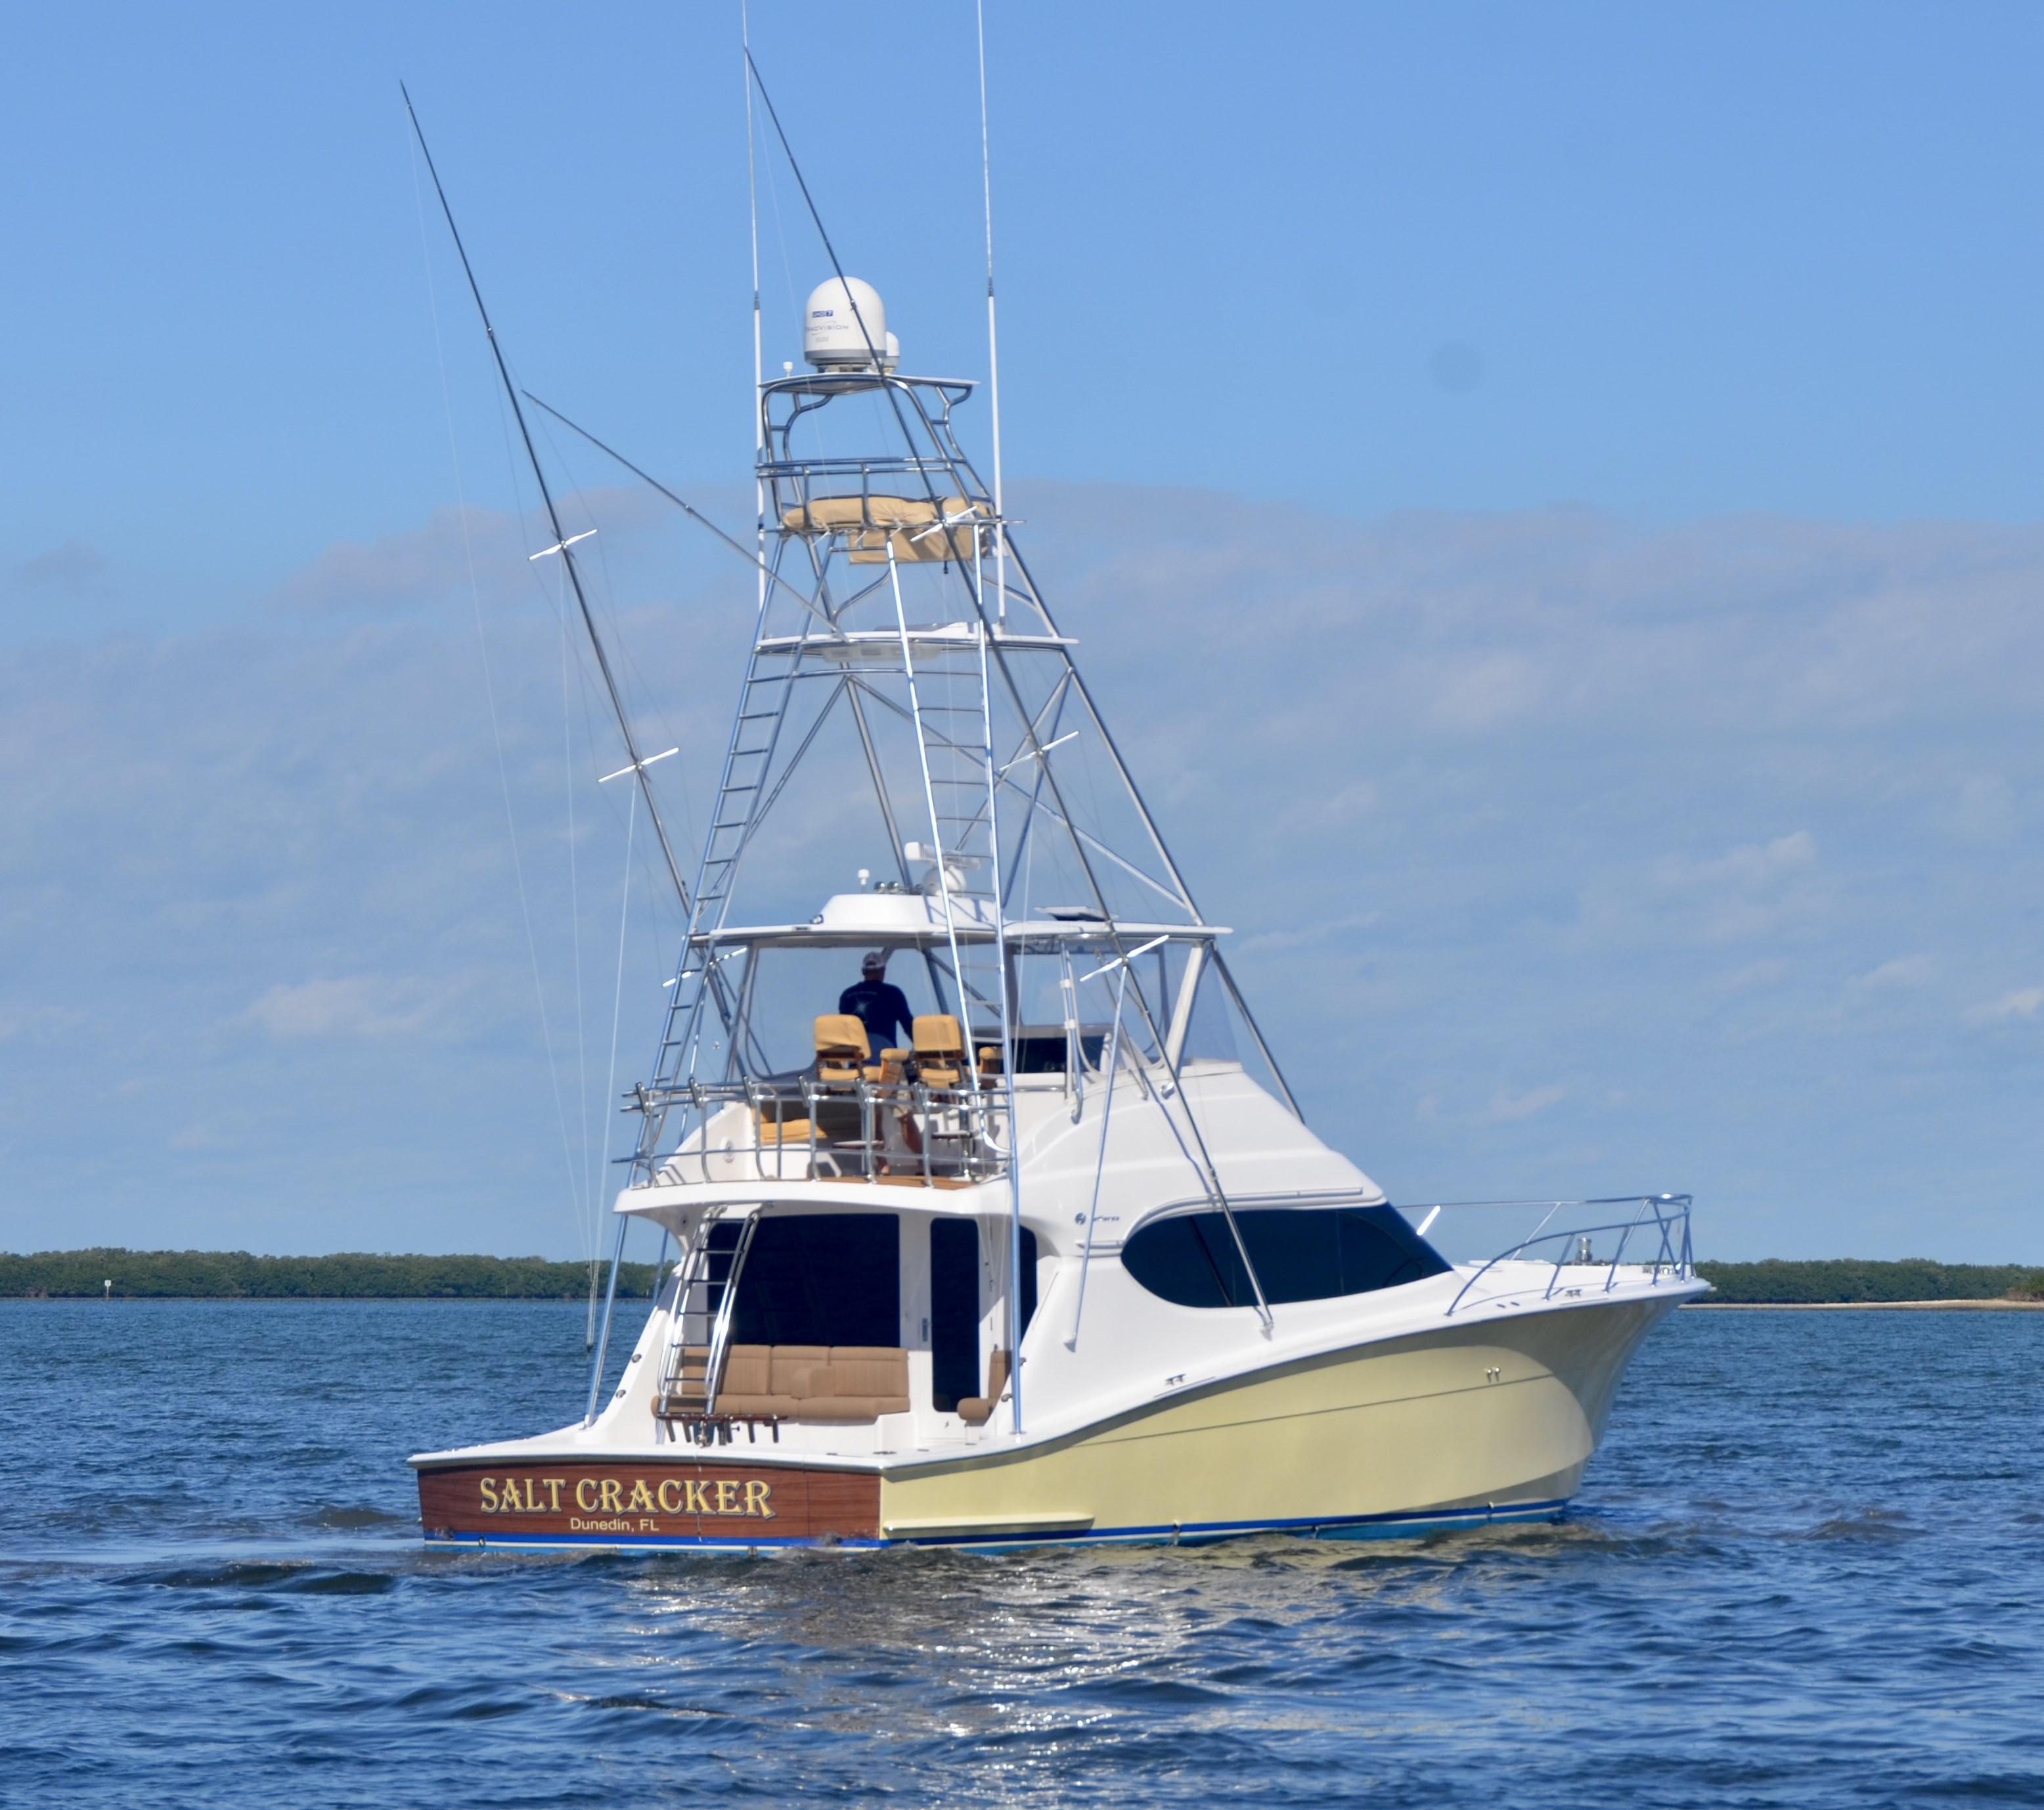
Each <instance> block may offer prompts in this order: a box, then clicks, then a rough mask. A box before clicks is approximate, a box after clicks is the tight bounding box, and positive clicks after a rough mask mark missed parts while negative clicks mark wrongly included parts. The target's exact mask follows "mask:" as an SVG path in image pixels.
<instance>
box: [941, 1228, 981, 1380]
mask: <svg viewBox="0 0 2044 1810" xmlns="http://www.w3.org/2000/svg"><path fill="white" fill-rule="evenodd" d="M978 1393H979V1226H978V1222H977V1221H975V1220H972V1219H933V1220H932V1221H931V1222H930V1395H931V1406H932V1407H933V1408H936V1411H938V1412H939V1414H949V1413H951V1412H952V1411H954V1410H955V1408H957V1407H958V1404H959V1400H960V1398H962V1396H976V1395H978Z"/></svg>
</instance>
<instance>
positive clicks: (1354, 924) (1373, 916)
mask: <svg viewBox="0 0 2044 1810" xmlns="http://www.w3.org/2000/svg"><path fill="white" fill-rule="evenodd" d="M1383 916H1384V914H1383V913H1382V912H1381V911H1355V912H1351V913H1350V915H1348V916H1347V917H1346V918H1332V919H1331V920H1330V921H1329V922H1327V923H1324V924H1308V925H1304V926H1301V927H1300V928H1297V929H1295V930H1261V931H1258V933H1257V934H1255V935H1254V936H1252V937H1245V938H1243V940H1242V942H1241V943H1240V944H1239V945H1238V947H1239V950H1240V953H1243V954H1244V955H1266V954H1268V955H1277V954H1283V953H1289V952H1290V951H1292V950H1294V949H1317V948H1320V946H1321V945H1324V944H1326V943H1329V942H1333V941H1334V940H1335V938H1338V937H1344V936H1348V935H1351V934H1354V932H1356V931H1358V930H1368V929H1369V928H1370V926H1371V925H1373V924H1374V923H1377V922H1380V921H1381V919H1382V918H1383Z"/></svg>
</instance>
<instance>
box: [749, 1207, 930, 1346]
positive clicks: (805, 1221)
mask: <svg viewBox="0 0 2044 1810" xmlns="http://www.w3.org/2000/svg"><path fill="white" fill-rule="evenodd" d="M731 1337H732V1343H733V1344H736V1345H899V1344H900V1343H901V1222H900V1221H899V1220H898V1219H896V1218H895V1216H894V1215H893V1214H892V1213H829V1214H811V1215H797V1216H796V1217H793V1218H776V1219H762V1220H761V1221H760V1222H759V1230H757V1231H756V1232H755V1233H754V1234H752V1248H751V1250H749V1251H747V1253H746V1257H745V1267H744V1269H743V1270H741V1271H740V1273H739V1277H738V1304H737V1306H736V1307H734V1308H733V1309H732V1315H731Z"/></svg>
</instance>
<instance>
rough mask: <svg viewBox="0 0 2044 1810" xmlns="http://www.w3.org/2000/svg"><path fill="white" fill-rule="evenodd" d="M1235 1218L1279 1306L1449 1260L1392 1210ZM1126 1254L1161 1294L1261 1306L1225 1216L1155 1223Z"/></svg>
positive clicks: (1193, 1302)
mask: <svg viewBox="0 0 2044 1810" xmlns="http://www.w3.org/2000/svg"><path fill="white" fill-rule="evenodd" d="M1235 1224H1236V1225H1238V1226H1239V1227H1241V1228H1242V1242H1243V1243H1244V1244H1246V1245H1247V1246H1248V1247H1249V1255H1250V1259H1251V1261H1252V1262H1254V1264H1255V1265H1256V1274H1257V1278H1258V1280H1259V1281H1261V1282H1262V1284H1263V1294H1264V1298H1265V1299H1266V1300H1268V1301H1270V1303H1272V1304H1274V1305H1275V1304H1277V1303H1280V1302H1284V1301H1324V1300H1331V1299H1332V1298H1333V1297H1335V1296H1340V1295H1366V1294H1368V1293H1369V1292H1370V1291H1371V1290H1373V1289H1376V1288H1396V1287H1397V1285H1398V1284H1400V1283H1401V1282H1417V1281H1419V1280H1420V1279H1421V1278H1422V1277H1427V1276H1438V1275H1439V1274H1440V1273H1442V1272H1443V1270H1445V1269H1447V1267H1448V1266H1447V1264H1445V1263H1443V1261H1441V1259H1440V1257H1439V1256H1438V1255H1437V1254H1435V1251H1434V1250H1433V1247H1432V1246H1430V1245H1428V1244H1427V1242H1426V1241H1425V1240H1424V1239H1423V1238H1420V1236H1419V1235H1418V1234H1416V1233H1415V1232H1414V1231H1413V1230H1412V1227H1410V1226H1408V1225H1407V1224H1406V1223H1405V1221H1404V1218H1403V1217H1402V1216H1401V1215H1399V1214H1398V1213H1397V1211H1394V1210H1393V1208H1391V1207H1249V1208H1247V1209H1245V1210H1238V1211H1237V1212H1236V1213H1235ZM1121 1261H1122V1263H1123V1265H1124V1266H1125V1267H1126V1268H1127V1269H1128V1273H1129V1274H1130V1275H1131V1276H1133V1277H1135V1280H1137V1281H1139V1282H1140V1283H1141V1284H1143V1287H1144V1288H1147V1289H1148V1290H1149V1291H1150V1292H1151V1294H1153V1295H1161V1296H1162V1297H1163V1298H1164V1299H1165V1300H1167V1301H1175V1302H1177V1303H1178V1305H1179V1306H1180V1307H1254V1305H1255V1304H1256V1291H1255V1290H1254V1288H1251V1286H1250V1284H1249V1276H1248V1273H1247V1271H1246V1270H1245V1269H1243V1266H1242V1257H1241V1254H1240V1253H1239V1251H1238V1250H1236V1249H1235V1239H1234V1238H1233V1237H1232V1236H1231V1235H1230V1234H1229V1231H1228V1221H1227V1219H1226V1218H1225V1217H1224V1215H1221V1214H1220V1213H1181V1214H1179V1215H1176V1216H1174V1218H1171V1219H1158V1220H1155V1221H1154V1222H1153V1223H1151V1224H1149V1225H1147V1226H1145V1227H1143V1229H1142V1230H1140V1231H1139V1232H1137V1233H1136V1234H1135V1237H1133V1238H1131V1239H1130V1240H1129V1241H1128V1246H1126V1248H1125V1249H1124V1250H1123V1251H1122V1254H1121Z"/></svg>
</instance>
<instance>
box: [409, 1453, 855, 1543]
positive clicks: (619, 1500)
mask: <svg viewBox="0 0 2044 1810" xmlns="http://www.w3.org/2000/svg"><path fill="white" fill-rule="evenodd" d="M419 1519H420V1520H421V1523H423V1524H424V1526H425V1531H426V1534H427V1536H428V1538H440V1539H457V1540H463V1539H466V1540H481V1541H483V1542H488V1541H490V1540H491V1539H493V1538H495V1539H505V1538H509V1539H513V1540H521V1539H524V1540H529V1539H533V1538H548V1539H551V1538H563V1537H565V1538H567V1539H569V1540H570V1541H578V1540H582V1539H590V1538H594V1541H595V1542H596V1543H599V1544H600V1543H601V1542H602V1540H603V1538H605V1537H606V1536H609V1537H612V1538H617V1537H623V1538H625V1539H627V1540H629V1541H639V1540H647V1539H651V1540H654V1541H667V1540H679V1541H682V1542H692V1541H695V1540H709V1541H712V1542H722V1541H730V1540H737V1541H740V1542H744V1541H747V1540H751V1539H759V1538H763V1539H767V1540H773V1541H779V1540H782V1539H790V1538H793V1539H813V1538H832V1537H836V1538H869V1539H870V1538H874V1537H876V1536H877V1535H878V1533H879V1519H880V1480H879V1477H878V1475H877V1474H875V1473H873V1472H870V1471H869V1472H863V1473H862V1472H843V1471H837V1472H826V1471H820V1470H814V1469H810V1468H809V1467H808V1466H806V1465H757V1464H755V1465H742V1464H740V1465H734V1464H729V1463H724V1464H720V1463H717V1462H716V1461H714V1460H713V1461H709V1462H704V1461H700V1460H690V1459H679V1460H677V1461H674V1462H671V1463H666V1464H662V1463H657V1462H656V1463H651V1464H648V1463H644V1462H640V1463H633V1462H631V1461H624V1462H619V1461H615V1460H609V1461H606V1460H602V1459H597V1460H594V1461H587V1460H583V1461H577V1460H574V1459H570V1460H568V1461H566V1462H561V1461H555V1462H554V1463H551V1464H548V1463H545V1462H544V1461H543V1462H540V1463H533V1462H532V1461H521V1460H519V1459H516V1458H514V1459H512V1460H510V1461H509V1462H506V1461H503V1460H501V1459H500V1460H499V1461H498V1462H497V1463H495V1464H493V1465H465V1464H464V1465H444V1466H442V1465H436V1466H433V1467H432V1468H430V1469H425V1470H422V1471H421V1472H420V1473H419Z"/></svg>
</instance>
